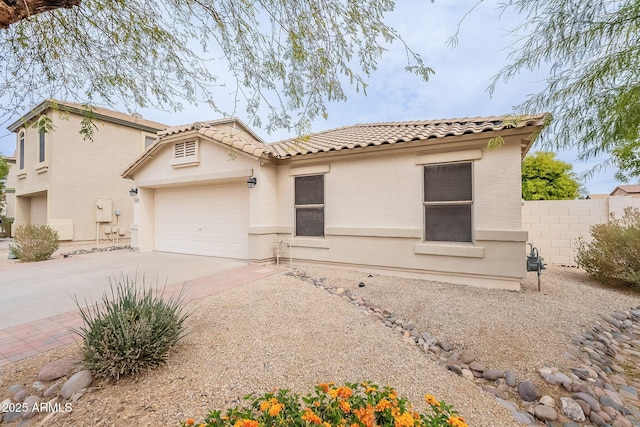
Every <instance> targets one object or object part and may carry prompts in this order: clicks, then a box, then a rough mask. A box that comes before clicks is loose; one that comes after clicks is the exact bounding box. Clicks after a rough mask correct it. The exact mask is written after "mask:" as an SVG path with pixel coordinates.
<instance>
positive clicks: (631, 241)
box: [576, 208, 640, 286]
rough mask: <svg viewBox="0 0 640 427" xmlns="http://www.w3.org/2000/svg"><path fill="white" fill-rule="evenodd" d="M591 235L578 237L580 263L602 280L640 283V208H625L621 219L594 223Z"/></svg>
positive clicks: (606, 281) (612, 282) (591, 274)
mask: <svg viewBox="0 0 640 427" xmlns="http://www.w3.org/2000/svg"><path fill="white" fill-rule="evenodd" d="M591 237H592V238H593V240H592V241H590V242H587V241H585V240H584V239H578V242H577V255H576V261H577V262H578V264H579V265H580V266H581V267H583V268H584V269H585V270H586V271H587V273H589V275H590V276H591V277H593V278H594V279H596V280H598V281H600V282H603V283H609V284H629V285H633V286H640V210H638V209H637V208H626V209H625V210H624V215H623V216H622V218H619V219H618V218H616V217H615V216H614V215H612V216H611V219H610V221H609V223H608V224H597V225H594V226H592V227H591Z"/></svg>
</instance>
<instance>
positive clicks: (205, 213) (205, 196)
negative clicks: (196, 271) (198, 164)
mask: <svg viewBox="0 0 640 427" xmlns="http://www.w3.org/2000/svg"><path fill="white" fill-rule="evenodd" d="M154 203H155V208H154V212H155V220H154V236H155V237H154V240H155V242H154V243H155V244H154V247H155V250H157V251H162V252H176V253H184V254H192V255H207V256H216V257H225V258H238V259H249V237H248V233H247V231H248V226H249V190H248V188H247V185H246V183H244V182H242V183H234V184H220V185H207V186H196V187H174V188H166V189H164V188H163V189H156V190H155V197H154Z"/></svg>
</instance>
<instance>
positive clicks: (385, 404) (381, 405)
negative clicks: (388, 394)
mask: <svg viewBox="0 0 640 427" xmlns="http://www.w3.org/2000/svg"><path fill="white" fill-rule="evenodd" d="M391 406H393V405H391V402H389V401H388V400H387V399H382V400H381V401H380V402H378V404H377V405H376V412H382V411H384V410H385V409H388V408H391Z"/></svg>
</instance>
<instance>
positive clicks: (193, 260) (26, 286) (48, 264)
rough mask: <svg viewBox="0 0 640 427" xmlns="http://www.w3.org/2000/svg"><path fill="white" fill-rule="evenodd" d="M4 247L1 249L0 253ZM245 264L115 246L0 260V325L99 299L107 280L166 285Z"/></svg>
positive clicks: (28, 319) (33, 319) (36, 318)
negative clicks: (23, 260)
mask: <svg viewBox="0 0 640 427" xmlns="http://www.w3.org/2000/svg"><path fill="white" fill-rule="evenodd" d="M7 255H8V251H7V250H6V249H3V248H0V256H2V257H4V258H6V257H7ZM243 265H247V262H246V261H239V260H232V259H224V258H212V257H205V256H196V255H181V254H171V253H162V252H133V251H131V250H116V251H112V252H98V253H93V254H82V255H73V256H70V257H69V258H56V259H52V260H48V261H42V262H35V263H24V264H23V263H18V264H11V265H2V264H0V329H3V328H8V327H11V326H16V325H21V324H24V323H27V322H33V321H35V320H40V319H44V318H47V317H50V316H54V315H57V314H62V313H66V312H69V311H74V310H76V309H77V306H76V303H75V300H74V297H77V299H78V301H80V302H81V303H83V302H84V301H85V300H86V301H87V302H88V303H92V302H93V301H96V300H99V299H100V298H101V297H102V295H103V293H104V292H105V291H106V290H109V279H110V278H111V279H112V281H113V278H114V277H116V278H118V277H120V275H121V274H124V275H125V276H128V277H129V278H134V277H135V278H137V283H138V284H141V283H142V280H143V278H144V280H145V283H147V284H150V283H151V284H156V283H159V284H160V285H164V284H167V285H171V284H175V283H184V282H187V281H190V280H193V279H196V278H198V277H202V276H206V275H210V274H215V273H217V272H222V271H225V270H229V269H232V268H235V267H239V266H243Z"/></svg>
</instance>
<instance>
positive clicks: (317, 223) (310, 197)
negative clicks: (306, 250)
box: [294, 175, 324, 237]
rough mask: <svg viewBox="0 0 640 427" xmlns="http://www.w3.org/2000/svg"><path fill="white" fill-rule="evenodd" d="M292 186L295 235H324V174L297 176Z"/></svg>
mask: <svg viewBox="0 0 640 427" xmlns="http://www.w3.org/2000/svg"><path fill="white" fill-rule="evenodd" d="M294 187H295V189H294V191H295V194H294V199H295V200H294V205H295V220H296V223H295V234H296V236H306V237H324V175H309V176H297V177H295V181H294Z"/></svg>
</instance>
